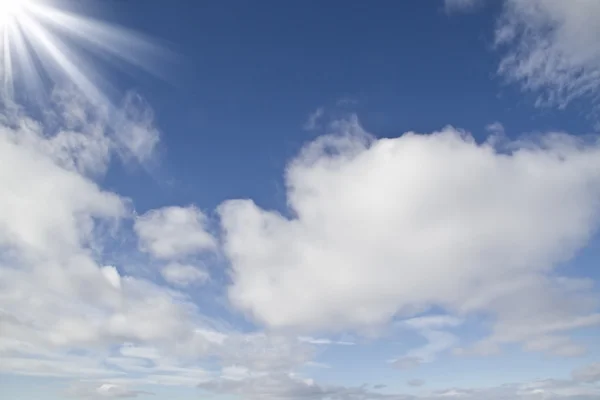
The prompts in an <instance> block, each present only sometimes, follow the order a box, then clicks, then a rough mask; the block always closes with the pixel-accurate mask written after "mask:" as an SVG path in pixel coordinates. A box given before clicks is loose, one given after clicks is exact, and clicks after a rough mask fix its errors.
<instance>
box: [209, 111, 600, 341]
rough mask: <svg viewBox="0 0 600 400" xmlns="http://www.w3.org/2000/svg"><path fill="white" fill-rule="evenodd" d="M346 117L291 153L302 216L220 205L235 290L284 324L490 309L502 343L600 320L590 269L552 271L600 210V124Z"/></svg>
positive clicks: (241, 302)
mask: <svg viewBox="0 0 600 400" xmlns="http://www.w3.org/2000/svg"><path fill="white" fill-rule="evenodd" d="M339 128H340V132H338V134H336V135H330V136H325V137H321V138H319V139H317V140H316V141H314V142H313V143H311V144H309V145H308V146H307V147H306V148H305V149H304V150H303V151H302V152H301V154H300V155H299V156H298V157H297V158H296V159H295V160H293V161H292V162H291V163H290V165H289V167H288V170H287V174H286V182H287V188H288V189H287V190H288V204H289V206H290V210H291V212H292V214H293V217H291V218H288V217H285V216H283V215H281V214H279V213H277V212H273V211H267V210H262V209H260V208H259V207H257V206H256V205H255V204H254V203H253V202H252V201H250V200H233V201H228V202H226V203H224V204H223V205H222V206H221V208H220V215H221V220H222V224H223V228H224V249H225V252H226V254H227V256H228V257H229V258H230V260H231V263H232V267H231V268H232V271H231V273H232V279H233V283H232V285H231V287H230V289H229V297H230V299H231V301H232V303H233V304H234V305H236V306H237V307H239V308H240V309H242V310H244V311H246V312H247V313H248V314H249V315H252V316H253V317H254V318H256V319H257V320H258V321H260V322H262V323H265V324H267V325H268V326H271V327H275V328H284V327H295V328H299V329H332V330H339V329H343V328H360V327H368V326H373V325H377V324H383V323H385V322H387V321H389V320H390V319H391V318H392V317H394V316H396V315H412V314H414V313H418V312H420V311H423V310H426V309H427V308H429V307H431V306H439V307H442V308H445V309H447V310H449V311H450V312H453V313H457V314H465V315H467V314H468V313H470V312H487V313H490V314H492V315H495V316H496V317H497V323H496V325H495V328H494V336H493V340H491V342H493V343H494V345H495V344H496V343H500V342H511V341H521V340H529V339H533V338H535V337H541V336H544V335H546V334H549V333H551V332H558V331H564V330H568V329H573V328H575V327H581V326H588V325H593V324H597V323H598V322H599V321H598V318H599V316H598V315H596V314H593V311H594V310H595V307H596V305H595V304H594V302H593V301H592V299H591V298H590V297H588V296H587V294H586V291H587V290H589V282H587V281H585V280H582V281H580V280H574V279H567V278H559V277H556V276H555V275H553V268H554V267H555V266H556V265H557V264H558V263H560V262H562V261H565V260H568V259H569V258H571V257H572V256H573V255H574V254H575V252H576V251H577V250H579V249H580V248H581V247H582V246H584V245H585V244H586V243H587V241H588V240H589V238H590V236H591V235H592V233H593V232H594V231H595V230H596V229H597V227H598V224H599V222H600V219H599V217H600V215H599V213H598V210H599V208H598V206H599V200H600V146H599V144H598V141H597V140H596V139H595V138H594V139H592V140H589V141H584V140H582V139H579V138H574V137H571V136H569V135H566V134H561V133H550V134H546V135H542V136H538V137H535V138H530V139H527V138H522V139H520V140H518V141H515V142H510V143H504V144H502V145H500V144H496V145H494V144H492V142H497V141H490V142H488V143H483V144H478V143H476V142H475V141H474V140H473V138H471V137H470V136H469V135H468V134H466V133H464V132H460V131H457V130H455V129H452V128H446V129H444V130H442V131H440V132H435V133H433V134H431V135H420V134H415V133H406V134H404V135H402V136H401V137H398V138H395V139H380V140H374V139H372V138H371V137H370V136H368V135H367V134H366V133H364V132H363V131H362V130H361V128H360V126H359V125H358V124H357V122H356V121H355V120H351V121H349V122H346V123H345V124H340V125H339ZM482 346H483V344H482ZM485 346H488V347H493V345H492V343H486V344H485Z"/></svg>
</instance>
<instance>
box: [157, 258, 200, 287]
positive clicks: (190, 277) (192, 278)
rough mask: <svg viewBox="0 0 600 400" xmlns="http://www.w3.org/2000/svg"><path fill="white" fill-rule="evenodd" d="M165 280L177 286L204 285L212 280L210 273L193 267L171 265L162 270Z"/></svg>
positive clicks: (177, 264)
mask: <svg viewBox="0 0 600 400" xmlns="http://www.w3.org/2000/svg"><path fill="white" fill-rule="evenodd" d="M160 273H161V275H162V276H163V278H164V279H165V280H166V281H167V282H169V283H170V284H172V285H175V286H182V287H185V286H189V285H193V284H202V283H205V282H206V281H208V280H209V279H210V275H209V274H208V272H206V271H204V270H202V269H200V268H198V267H195V266H193V265H186V264H179V263H170V264H167V265H166V266H164V267H163V268H162V269H161V270H160Z"/></svg>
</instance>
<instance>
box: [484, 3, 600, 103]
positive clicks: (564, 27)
mask: <svg viewBox="0 0 600 400" xmlns="http://www.w3.org/2000/svg"><path fill="white" fill-rule="evenodd" d="M599 36H600V3H598V2H597V1H595V0H574V1H561V0H506V1H505V2H504V11H503V13H502V15H501V17H500V18H499V20H498V23H497V27H496V32H495V41H496V45H497V46H498V48H499V49H500V50H501V51H503V56H502V60H501V63H500V66H499V69H498V71H499V73H500V74H501V75H503V76H504V77H505V78H507V79H508V80H509V81H513V82H516V83H518V84H520V85H521V87H522V88H523V89H525V90H527V91H531V92H533V93H537V94H539V97H538V104H540V105H558V106H561V107H562V106H566V105H567V104H569V103H570V102H571V101H573V100H575V99H578V98H582V97H587V98H592V99H593V101H594V102H595V101H596V100H597V92H598V88H600V48H599V47H598V46H597V40H598V39H597V38H598V37H599ZM596 105H597V104H596Z"/></svg>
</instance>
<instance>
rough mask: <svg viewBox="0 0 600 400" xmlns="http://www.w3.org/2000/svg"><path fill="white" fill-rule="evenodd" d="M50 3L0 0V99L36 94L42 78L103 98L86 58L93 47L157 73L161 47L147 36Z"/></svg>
mask: <svg viewBox="0 0 600 400" xmlns="http://www.w3.org/2000/svg"><path fill="white" fill-rule="evenodd" d="M52 3H53V1H52V0H0V103H2V102H11V103H12V102H15V101H16V99H15V98H17V97H24V98H26V99H29V100H31V99H36V98H39V96H40V94H41V93H44V92H46V91H47V90H45V88H44V86H45V83H43V82H47V80H48V79H50V81H51V82H52V83H54V84H57V83H59V82H60V83H65V82H68V83H69V84H74V85H75V86H77V87H78V88H79V90H81V91H82V92H83V93H84V94H85V95H87V96H89V97H90V98H93V99H94V100H105V99H104V96H103V94H102V93H103V92H102V90H101V89H100V88H99V85H98V82H96V81H95V80H94V79H93V77H98V76H101V74H99V73H98V72H97V71H95V68H94V63H93V60H90V59H89V58H88V57H89V55H90V54H94V53H95V54H96V55H100V56H106V55H108V56H109V57H110V58H111V59H118V60H121V61H125V62H126V63H128V64H131V65H134V66H136V67H140V68H144V69H146V70H148V71H149V72H151V73H154V74H158V75H160V74H161V72H160V71H158V70H157V69H156V68H155V60H156V56H159V55H160V56H162V55H164V54H165V52H164V50H163V49H161V48H160V47H158V46H156V45H153V44H152V43H151V41H149V40H147V39H145V38H143V37H142V36H141V35H139V34H136V33H133V32H131V31H128V30H126V29H123V28H119V27H117V26H114V25H110V24H107V23H104V22H101V21H98V20H94V19H90V18H88V17H84V16H81V15H77V14H74V13H71V12H69V11H68V10H64V9H59V8H58V7H56V6H53V5H52ZM73 44H76V45H75V46H73ZM81 49H85V54H86V55H83V54H84V53H82V52H81ZM104 59H107V58H106V57H104ZM0 105H1V104H0Z"/></svg>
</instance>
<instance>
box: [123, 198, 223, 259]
mask: <svg viewBox="0 0 600 400" xmlns="http://www.w3.org/2000/svg"><path fill="white" fill-rule="evenodd" d="M134 229H135V231H136V233H137V235H138V237H139V244H140V249H141V250H143V251H146V252H148V253H150V254H152V255H153V256H155V257H157V258H162V259H178V258H181V257H184V256H187V255H190V254H194V253H199V252H203V251H210V250H214V249H215V248H216V245H217V243H216V240H215V238H214V237H213V236H212V235H211V234H210V233H209V232H208V231H207V218H206V216H205V215H204V213H203V212H202V211H200V210H199V209H197V208H196V207H194V206H189V207H174V206H173V207H164V208H161V209H157V210H151V211H148V212H147V213H145V214H143V215H141V216H139V217H137V218H136V220H135V225H134Z"/></svg>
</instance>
